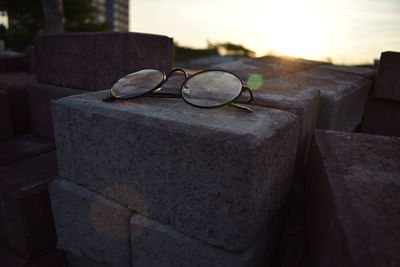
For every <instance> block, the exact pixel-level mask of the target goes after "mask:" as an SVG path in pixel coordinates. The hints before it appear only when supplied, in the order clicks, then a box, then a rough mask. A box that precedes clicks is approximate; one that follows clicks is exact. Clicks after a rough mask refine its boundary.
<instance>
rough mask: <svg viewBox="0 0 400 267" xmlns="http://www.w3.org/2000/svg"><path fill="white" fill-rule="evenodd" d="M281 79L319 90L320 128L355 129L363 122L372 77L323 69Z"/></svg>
mask: <svg viewBox="0 0 400 267" xmlns="http://www.w3.org/2000/svg"><path fill="white" fill-rule="evenodd" d="M281 79H285V80H287V81H289V82H291V83H293V84H296V85H297V87H299V88H308V89H309V88H316V89H319V90H320V92H321V99H320V105H319V111H318V119H317V127H318V128H322V129H330V130H338V131H353V130H354V129H355V128H356V127H357V126H358V125H359V124H360V123H361V119H362V115H363V112H364V106H365V103H366V101H367V98H368V93H369V89H370V86H371V83H372V82H371V80H370V79H368V78H366V77H363V76H360V75H354V74H349V73H345V72H341V71H333V70H326V69H321V68H314V69H310V70H307V71H304V72H297V73H294V74H291V75H288V76H285V77H282V78H281Z"/></svg>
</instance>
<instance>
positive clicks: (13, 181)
mask: <svg viewBox="0 0 400 267" xmlns="http://www.w3.org/2000/svg"><path fill="white" fill-rule="evenodd" d="M56 175H57V164H56V158H55V152H48V153H44V154H41V155H37V156H35V157H30V158H27V159H24V160H19V161H16V162H13V163H10V164H7V165H3V166H1V167H0V192H1V194H0V202H1V214H0V225H1V226H2V229H1V230H2V235H1V236H0V237H1V240H0V242H1V243H2V244H3V245H7V246H8V247H10V248H12V249H13V250H14V251H15V252H16V253H18V254H19V255H20V256H21V257H22V258H24V259H26V260H31V259H37V258H40V257H42V256H44V255H46V254H47V253H49V252H51V251H52V250H54V248H55V242H56V234H55V229H54V225H53V221H52V216H51V208H50V201H49V195H48V190H47V186H48V183H49V182H50V181H51V180H53V179H54V178H55V177H56Z"/></svg>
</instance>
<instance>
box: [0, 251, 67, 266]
mask: <svg viewBox="0 0 400 267" xmlns="http://www.w3.org/2000/svg"><path fill="white" fill-rule="evenodd" d="M0 263H1V264H2V265H1V266H4V267H68V266H67V261H66V257H65V254H64V252H63V251H62V250H54V251H52V252H50V253H48V254H46V255H44V256H43V257H41V258H39V259H36V260H33V261H27V260H26V259H23V258H21V257H20V256H19V255H17V254H16V253H15V252H14V251H12V250H11V249H9V248H6V247H0Z"/></svg>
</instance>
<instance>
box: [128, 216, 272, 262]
mask: <svg viewBox="0 0 400 267" xmlns="http://www.w3.org/2000/svg"><path fill="white" fill-rule="evenodd" d="M266 238H267V236H266V235H261V236H260V237H259V240H257V241H256V242H255V243H254V245H253V246H252V247H250V248H248V249H247V250H245V251H242V252H239V253H237V252H229V251H226V250H223V249H220V248H215V247H212V246H209V245H208V244H207V243H204V242H201V241H199V240H196V239H194V238H191V237H188V236H186V235H184V234H182V233H180V232H178V231H176V230H175V229H174V228H172V227H170V226H167V225H164V224H161V223H159V222H157V221H154V220H152V219H149V218H147V217H144V216H142V215H140V214H135V215H133V216H132V219H131V250H132V266H153V267H156V266H160V267H161V266H198V267H200V266H221V267H224V266H226V267H236V266H240V267H242V266H264V264H265V254H266V253H267V252H268V251H267V249H266V246H265V243H266Z"/></svg>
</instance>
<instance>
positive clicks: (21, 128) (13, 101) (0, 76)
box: [0, 72, 36, 134]
mask: <svg viewBox="0 0 400 267" xmlns="http://www.w3.org/2000/svg"><path fill="white" fill-rule="evenodd" d="M35 83H36V81H35V76H34V75H32V74H31V73H25V72H21V73H0V90H4V91H6V92H7V93H8V96H9V105H10V109H11V121H12V125H13V130H14V134H21V133H26V132H29V130H30V121H29V104H28V94H27V91H28V89H29V88H30V87H31V86H32V85H34V84H35Z"/></svg>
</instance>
